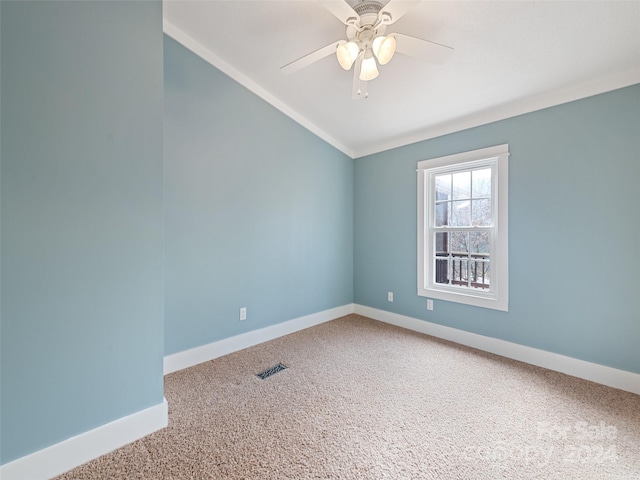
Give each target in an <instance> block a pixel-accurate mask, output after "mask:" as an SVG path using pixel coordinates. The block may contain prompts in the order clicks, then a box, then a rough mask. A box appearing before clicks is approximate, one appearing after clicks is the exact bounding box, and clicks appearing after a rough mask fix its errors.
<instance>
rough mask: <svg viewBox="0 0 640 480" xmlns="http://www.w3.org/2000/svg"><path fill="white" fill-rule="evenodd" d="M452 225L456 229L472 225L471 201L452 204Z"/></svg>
mask: <svg viewBox="0 0 640 480" xmlns="http://www.w3.org/2000/svg"><path fill="white" fill-rule="evenodd" d="M450 215H451V225H452V226H454V227H468V226H470V225H471V201H470V200H463V201H458V202H451V213H450Z"/></svg>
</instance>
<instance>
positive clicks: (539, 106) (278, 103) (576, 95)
mask: <svg viewBox="0 0 640 480" xmlns="http://www.w3.org/2000/svg"><path fill="white" fill-rule="evenodd" d="M163 31H164V33H165V34H166V35H168V36H169V37H171V38H173V39H174V40H176V41H177V42H178V43H180V44H181V45H183V46H184V47H186V48H187V49H189V50H190V51H192V52H193V53H195V54H196V55H198V56H199V57H201V58H202V59H203V60H205V61H206V62H208V63H209V64H211V65H213V66H214V67H215V68H217V69H218V70H220V71H221V72H223V73H224V74H226V75H228V76H229V77H231V78H232V79H233V80H235V81H236V82H238V83H239V84H240V85H242V86H244V87H245V88H247V89H248V90H250V91H251V92H253V93H254V94H255V95H257V96H258V97H260V98H262V99H263V100H264V101H266V102H267V103H269V104H270V105H271V106H273V107H274V108H276V109H278V110H279V111H280V112H282V113H284V114H285V115H287V116H288V117H289V118H291V119H292V120H294V121H295V122H297V123H298V124H300V125H301V126H303V127H304V128H306V129H307V130H309V131H310V132H311V133H313V134H314V135H316V136H318V137H319V138H321V139H322V140H324V141H325V142H327V143H328V144H329V145H332V146H333V147H335V148H336V149H338V150H339V151H341V152H342V153H344V154H345V155H347V156H348V157H350V158H362V157H366V156H369V155H374V154H376V153H381V152H384V151H387V150H391V149H394V148H398V147H404V146H406V145H410V144H413V143H418V142H422V141H425V140H430V139H432V138H436V137H441V136H443V135H448V134H451V133H455V132H460V131H462V130H467V129H469V128H474V127H479V126H481V125H486V124H489V123H493V122H498V121H500V120H505V119H507V118H512V117H517V116H519V115H524V114H526V113H531V112H535V111H538V110H543V109H545V108H550V107H554V106H557V105H562V104H564V103H569V102H573V101H576V100H580V99H583V98H587V97H591V96H594V95H599V94H601V93H606V92H609V91H612V90H617V89H620V88H624V87H628V86H631V85H635V84H638V83H640V67H636V68H633V69H631V70H627V71H625V72H620V73H616V74H611V75H607V76H605V77H601V78H598V79H595V80H590V81H588V82H583V83H580V84H578V85H573V86H570V87H566V88H561V89H554V90H553V91H551V92H545V93H542V94H539V95H534V96H530V97H526V98H522V99H519V100H515V101H512V102H509V103H505V104H503V105H498V106H496V107H493V108H489V109H486V110H484V111H481V112H477V113H473V114H470V115H465V116H463V117H458V118H456V119H453V120H451V121H447V122H442V123H439V124H436V125H433V126H431V127H428V128H426V129H423V130H420V131H419V132H412V133H410V134H408V135H403V136H400V137H397V138H394V139H392V140H389V141H384V142H380V143H375V144H371V145H368V146H365V147H362V148H358V147H355V148H354V147H349V146H347V145H345V144H343V143H342V142H340V141H338V140H337V139H335V138H334V137H332V136H331V135H329V134H327V133H326V132H325V131H324V130H323V129H322V128H320V127H319V126H318V125H316V124H315V123H313V122H311V121H310V120H308V119H307V118H306V117H305V116H304V115H302V114H300V113H299V112H297V111H296V110H294V109H293V108H291V107H290V106H289V105H287V104H286V103H285V102H283V101H282V100H280V99H279V98H277V97H276V96H275V95H273V94H272V93H270V92H269V91H267V90H265V89H264V88H263V87H261V86H260V85H258V84H257V83H256V82H254V81H253V80H251V79H250V78H249V77H248V76H246V75H245V74H244V73H242V72H240V71H239V70H237V69H236V68H234V67H233V66H231V65H230V64H229V63H227V62H226V61H224V60H222V59H221V58H220V57H218V56H217V55H216V54H214V53H213V52H212V51H211V50H209V49H208V48H207V47H205V46H204V45H202V44H201V43H200V42H198V41H197V40H195V39H194V38H193V37H191V36H189V35H188V34H186V33H185V32H183V31H182V30H180V29H179V28H178V27H176V26H175V25H173V24H172V23H171V22H169V21H167V20H163Z"/></svg>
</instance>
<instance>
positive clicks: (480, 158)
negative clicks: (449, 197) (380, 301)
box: [417, 144, 509, 312]
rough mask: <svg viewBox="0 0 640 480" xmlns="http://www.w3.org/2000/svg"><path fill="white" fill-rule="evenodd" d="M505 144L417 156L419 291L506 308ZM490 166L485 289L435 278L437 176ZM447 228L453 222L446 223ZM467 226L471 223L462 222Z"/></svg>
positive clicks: (466, 302)
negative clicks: (488, 280)
mask: <svg viewBox="0 0 640 480" xmlns="http://www.w3.org/2000/svg"><path fill="white" fill-rule="evenodd" d="M508 160H509V145H508V144H504V145H497V146H495V147H489V148H483V149H480V150H474V151H470V152H463V153H457V154H454V155H448V156H446V157H439V158H432V159H429V160H423V161H421V162H418V170H417V172H418V295H419V296H422V297H429V298H434V299H438V300H447V301H450V302H457V303H464V304H467V305H474V306H477V307H484V308H492V309H495V310H502V311H505V312H506V311H508V310H509V188H508V180H509V163H508ZM489 166H490V167H491V171H492V174H491V179H492V181H491V184H492V225H491V228H490V229H487V228H483V229H482V230H483V231H487V230H488V231H490V236H491V251H490V256H489V268H490V278H491V286H490V288H489V291H481V290H478V289H471V288H467V287H458V286H453V285H443V284H437V283H435V271H434V270H435V233H436V232H437V231H438V227H436V226H435V190H434V189H435V176H436V175H441V174H443V173H455V172H456V171H466V170H470V169H474V168H479V167H489ZM446 228H447V229H448V230H451V228H452V227H446ZM461 230H464V231H470V230H473V227H471V228H466V227H461Z"/></svg>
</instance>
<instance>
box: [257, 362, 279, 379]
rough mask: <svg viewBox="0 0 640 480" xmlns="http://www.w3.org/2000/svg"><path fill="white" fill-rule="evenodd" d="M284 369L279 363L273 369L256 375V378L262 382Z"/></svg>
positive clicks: (270, 368)
mask: <svg viewBox="0 0 640 480" xmlns="http://www.w3.org/2000/svg"><path fill="white" fill-rule="evenodd" d="M285 368H287V367H286V366H284V365H283V364H281V363H279V364H277V365H274V366H273V367H269V368H267V369H266V370H263V371H261V372H260V373H256V377H259V378H261V379H262V380H264V379H266V378H269V377H270V376H271V375H275V374H276V373H278V372H281V371H282V370H284V369H285Z"/></svg>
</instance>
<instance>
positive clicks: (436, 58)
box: [280, 0, 453, 99]
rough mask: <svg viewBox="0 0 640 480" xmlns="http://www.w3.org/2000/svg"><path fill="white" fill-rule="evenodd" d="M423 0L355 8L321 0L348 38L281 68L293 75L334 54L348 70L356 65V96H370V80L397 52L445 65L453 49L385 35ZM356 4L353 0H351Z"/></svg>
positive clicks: (372, 0) (368, 2) (369, 0)
mask: <svg viewBox="0 0 640 480" xmlns="http://www.w3.org/2000/svg"><path fill="white" fill-rule="evenodd" d="M421 1H422V0H389V1H388V2H386V4H385V1H384V0H382V1H376V0H359V1H358V2H357V3H356V4H355V5H354V6H353V7H351V5H349V4H348V3H347V2H346V1H343V0H320V1H318V3H320V4H321V5H322V6H323V7H324V8H326V9H327V10H329V12H331V13H332V14H333V15H334V16H335V17H337V18H338V20H340V21H341V22H342V23H344V24H345V25H346V27H347V32H346V36H347V40H337V41H335V42H332V43H330V44H329V45H327V46H326V47H322V48H320V49H318V50H316V51H314V52H311V53H309V54H307V55H305V56H303V57H301V58H299V59H297V60H294V61H293V62H291V63H289V64H287V65H285V66H284V67H282V68H281V69H280V70H282V72H283V73H285V74H291V73H293V72H296V71H298V70H300V69H301V68H304V67H306V66H308V65H311V64H312V63H314V62H317V61H318V60H320V59H322V58H324V57H327V56H329V55H331V54H335V55H336V56H337V59H338V63H339V64H340V66H341V67H342V68H344V69H345V70H350V69H351V67H352V66H354V73H353V90H352V97H353V98H354V99H360V98H367V97H368V96H369V95H368V93H367V82H369V81H371V80H373V79H375V78H376V77H377V76H378V74H379V71H378V66H377V63H376V60H377V62H378V63H380V65H385V64H387V63H388V62H389V61H390V60H391V58H392V57H393V55H394V53H395V52H396V51H397V52H399V53H402V54H404V55H408V56H410V57H415V58H418V59H420V60H425V61H427V62H431V63H435V64H438V65H441V64H443V63H444V62H445V61H446V60H447V59H448V58H449V57H450V56H451V54H452V53H453V48H451V47H447V46H446V45H441V44H439V43H435V42H430V41H428V40H422V39H420V38H416V37H412V36H409V35H404V34H401V33H390V34H388V35H385V31H386V29H387V27H388V26H389V25H392V24H393V23H395V22H396V21H397V20H398V19H399V18H400V17H402V16H403V15H404V14H405V13H407V12H408V11H409V10H411V9H412V8H413V7H414V6H415V5H417V4H418V3H420V2H421ZM351 3H353V2H351Z"/></svg>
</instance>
